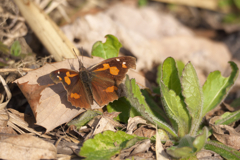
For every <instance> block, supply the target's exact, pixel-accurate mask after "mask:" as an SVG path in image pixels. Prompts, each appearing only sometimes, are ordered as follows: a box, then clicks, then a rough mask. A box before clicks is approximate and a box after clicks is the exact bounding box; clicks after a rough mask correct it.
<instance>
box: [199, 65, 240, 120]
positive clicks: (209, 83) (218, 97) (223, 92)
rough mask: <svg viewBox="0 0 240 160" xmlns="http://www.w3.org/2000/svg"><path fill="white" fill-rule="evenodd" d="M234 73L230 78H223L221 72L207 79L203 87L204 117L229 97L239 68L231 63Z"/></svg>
mask: <svg viewBox="0 0 240 160" xmlns="http://www.w3.org/2000/svg"><path fill="white" fill-rule="evenodd" d="M229 63H230V65H231V68H232V72H231V74H230V76H229V77H223V76H221V73H220V71H214V72H212V73H210V74H209V75H208V77H207V80H206V82H205V84H204V85H203V96H204V100H203V115H202V116H205V115H206V114H207V112H209V111H211V110H212V109H214V108H215V107H216V106H217V105H218V104H219V103H221V101H222V100H223V99H224V98H225V97H226V96H227V93H228V91H229V90H230V89H231V87H232V86H233V84H234V82H235V80H236V79H237V77H238V72H239V71H238V67H237V65H236V64H235V63H234V62H229Z"/></svg>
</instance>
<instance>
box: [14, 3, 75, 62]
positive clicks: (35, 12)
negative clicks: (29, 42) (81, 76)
mask: <svg viewBox="0 0 240 160" xmlns="http://www.w3.org/2000/svg"><path fill="white" fill-rule="evenodd" d="M14 2H15V3H16V5H17V6H18V8H19V10H20V12H21V14H22V16H23V17H24V18H25V19H26V21H27V23H28V24H29V26H30V27H31V29H32V30H33V31H34V33H35V34H36V35H37V37H38V38H39V40H40V41H41V42H42V43H43V45H44V46H45V47H46V48H47V50H48V51H49V52H50V53H51V54H52V55H53V57H54V59H55V60H56V61H61V60H62V59H63V58H75V56H74V54H73V52H72V49H73V48H75V47H74V45H73V44H72V42H70V41H69V40H68V39H67V37H66V36H65V35H64V34H63V32H62V31H61V30H60V29H59V28H58V26H57V25H56V24H55V23H54V22H53V21H52V20H51V19H50V18H49V16H48V15H47V14H46V13H44V11H43V10H41V9H40V8H39V7H38V6H37V5H36V4H35V3H34V2H33V1H31V0H14ZM75 51H76V52H77V54H78V55H79V52H78V50H77V49H76V48H75Z"/></svg>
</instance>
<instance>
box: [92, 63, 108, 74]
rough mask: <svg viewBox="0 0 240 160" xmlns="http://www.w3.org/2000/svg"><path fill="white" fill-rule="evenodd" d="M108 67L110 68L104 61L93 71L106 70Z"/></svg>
mask: <svg viewBox="0 0 240 160" xmlns="http://www.w3.org/2000/svg"><path fill="white" fill-rule="evenodd" d="M108 68H110V66H109V64H107V63H104V64H103V68H99V69H96V70H94V72H97V71H104V70H107V69H108Z"/></svg>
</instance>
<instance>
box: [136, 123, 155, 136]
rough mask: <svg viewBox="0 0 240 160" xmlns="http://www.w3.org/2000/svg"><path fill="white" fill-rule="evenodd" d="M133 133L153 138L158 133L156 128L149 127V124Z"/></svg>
mask: <svg viewBox="0 0 240 160" xmlns="http://www.w3.org/2000/svg"><path fill="white" fill-rule="evenodd" d="M133 134H136V135H137V136H140V137H148V138H151V137H152V136H154V135H155V134H156V130H155V129H153V128H149V127H148V126H147V125H143V126H141V127H140V128H138V129H137V130H135V131H134V132H133Z"/></svg>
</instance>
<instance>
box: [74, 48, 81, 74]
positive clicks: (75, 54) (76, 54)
mask: <svg viewBox="0 0 240 160" xmlns="http://www.w3.org/2000/svg"><path fill="white" fill-rule="evenodd" d="M73 52H74V53H75V55H76V57H77V59H78V63H79V70H80V69H81V68H82V67H83V64H82V62H81V61H80V59H79V58H78V56H77V53H76V52H75V50H74V48H73Z"/></svg>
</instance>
